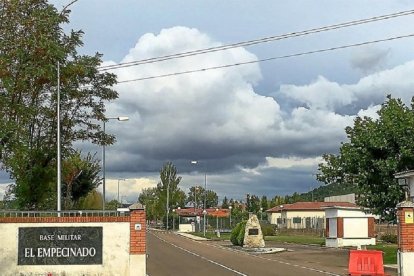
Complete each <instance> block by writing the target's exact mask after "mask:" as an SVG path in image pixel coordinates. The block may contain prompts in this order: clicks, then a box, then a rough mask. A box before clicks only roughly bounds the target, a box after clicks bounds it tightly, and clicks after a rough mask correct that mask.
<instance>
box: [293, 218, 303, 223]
mask: <svg viewBox="0 0 414 276" xmlns="http://www.w3.org/2000/svg"><path fill="white" fill-rule="evenodd" d="M301 222H302V218H300V217H296V218H293V223H301Z"/></svg>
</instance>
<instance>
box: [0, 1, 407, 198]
mask: <svg viewBox="0 0 414 276" xmlns="http://www.w3.org/2000/svg"><path fill="white" fill-rule="evenodd" d="M50 2H51V3H52V4H54V5H55V6H56V8H57V9H58V10H60V9H62V7H63V6H64V5H66V4H68V3H70V2H71V1H69V0H65V1H63V0H54V1H50ZM70 9H71V11H72V13H71V15H70V23H69V24H68V25H66V26H64V29H65V30H66V31H69V30H71V29H74V30H79V29H81V30H83V31H84V32H85V34H84V37H83V41H84V46H83V47H82V48H80V49H79V52H80V53H83V54H90V55H91V54H94V53H95V52H99V53H102V54H103V60H104V64H103V65H104V66H106V65H116V64H119V63H124V62H132V61H137V60H143V59H148V58H153V57H160V56H165V55H170V54H175V53H182V52H188V51H192V50H198V49H207V48H211V47H217V46H221V45H227V44H233V43H238V42H242V41H249V40H254V39H260V38H264V37H270V36H276V35H283V34H287V33H292V32H299V31H304V30H309V29H312V28H319V27H324V26H328V25H333V24H339V23H344V22H350V21H354V20H360V19H365V18H372V17H375V16H381V15H386V14H392V13H396V12H401V11H406V10H411V9H414V4H413V3H411V1H408V0H401V1H385V0H378V1H375V4H374V1H371V0H343V1H341V0H337V1H331V0H325V1H321V0H317V1H305V0H303V1H270V0H269V1H264V0H262V1H260V0H256V1H231V0H227V1H218V0H216V1H212V0H205V1H185V0H180V1H179V0H169V1H159V0H154V1H151V2H148V1H138V0H134V1H132V0H121V1H110V0H78V1H77V2H76V3H74V4H73V5H72V6H71V7H70ZM412 26H414V15H408V16H402V17H397V18H392V19H388V20H383V21H379V22H371V23H366V24H361V25H357V26H351V27H347V28H343V29H336V30H331V31H326V32H319V33H316V34H309V35H305V36H301V37H296V38H288V39H283V40H278V41H273V42H267V43H261V44H257V45H252V46H245V47H237V48H231V49H228V50H225V51H217V52H212V53H207V54H203V55H193V56H190V57H185V58H177V59H172V60H168V61H163V62H157V63H150V64H144V65H139V66H131V67H124V68H121V69H118V70H113V71H112V72H113V73H116V74H117V76H118V81H120V82H122V81H127V80H133V79H139V78H145V77H152V76H159V75H163V74H170V73H177V72H183V71H191V70H199V69H204V68H209V67H217V66H223V65H227V64H235V63H240V62H246V61H258V60H261V59H267V58H271V57H280V56H285V55H292V54H298V53H302V52H308V51H315V50H320V49H327V48H331V47H339V46H344V45H350V44H356V43H362V42H367V41H373V40H381V39H386V38H390V37H397V36H404V35H410V34H414V29H413V28H412ZM413 44H414V38H412V37H410V38H403V39H398V40H393V41H388V42H382V43H375V44H370V45H365V46H360V47H353V48H347V49H341V50H335V51H327V52H322V53H315V54H308V55H302V56H297V57H291V58H282V59H276V60H273V61H268V62H257V63H251V64H248V65H242V66H234V67H229V68H222V69H217V70H205V71H202V72H196V73H190V74H182V75H176V76H171V77H164V78H154V79H150V80H141V81H131V82H125V83H119V84H118V85H116V86H115V87H114V89H116V90H117V91H118V93H119V98H118V99H117V100H116V101H113V102H110V103H108V105H107V112H106V115H107V117H118V116H128V117H129V121H126V122H120V121H116V120H110V121H109V122H108V123H107V124H106V131H107V132H108V133H111V134H114V135H116V139H117V141H116V143H115V144H114V145H112V146H109V147H107V148H106V179H107V181H106V183H107V196H108V198H116V197H117V196H118V194H117V188H118V183H119V186H120V198H121V199H122V200H124V201H128V202H132V201H134V200H136V198H137V196H138V194H139V192H140V191H141V190H142V189H143V188H148V187H154V186H155V185H156V184H157V183H158V182H159V171H160V169H161V167H162V166H163V164H164V163H165V162H168V161H171V162H173V164H174V165H175V166H176V167H177V170H178V174H179V175H180V176H182V181H181V184H180V186H181V188H182V189H183V190H184V191H185V192H186V193H187V192H188V191H189V190H188V188H189V187H190V186H194V185H204V179H205V178H204V176H206V179H207V189H212V190H214V191H216V192H217V193H218V195H219V198H220V200H222V198H223V197H224V196H227V197H228V198H234V199H244V198H245V196H246V194H255V195H258V196H261V195H266V196H267V197H268V198H271V197H273V196H275V195H286V194H292V193H293V192H299V193H301V192H307V191H309V190H311V189H313V188H316V187H318V186H319V185H322V184H321V183H319V182H317V181H316V180H315V174H316V173H317V166H318V164H319V163H320V162H322V157H321V156H322V154H324V153H337V152H338V149H339V147H340V144H341V142H344V141H346V136H345V131H344V129H345V127H346V126H352V124H353V120H354V119H355V117H356V116H371V117H374V118H375V117H376V111H377V110H378V109H379V107H380V105H381V103H383V102H384V99H385V96H386V95H387V94H391V95H392V96H394V97H399V98H402V99H403V100H404V101H405V102H406V103H409V102H410V99H411V97H412V96H413V91H414V89H413V88H414V78H413V77H412V72H413V70H414V52H413V51H412V49H413ZM77 146H78V147H79V148H82V149H83V151H85V150H87V151H91V152H92V153H94V152H97V154H98V156H99V155H100V154H101V148H99V147H98V146H95V145H92V144H87V143H83V144H79V143H78V144H77ZM191 160H197V161H198V163H197V164H196V165H194V164H191V162H190V161H191ZM118 179H126V180H119V181H118ZM8 182H10V180H9V179H8V178H7V175H6V174H5V173H4V172H3V173H0V183H3V184H5V183H8ZM5 186H6V185H0V196H1V194H2V192H3V191H4V187H5Z"/></svg>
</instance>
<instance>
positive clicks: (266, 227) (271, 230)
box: [260, 223, 275, 237]
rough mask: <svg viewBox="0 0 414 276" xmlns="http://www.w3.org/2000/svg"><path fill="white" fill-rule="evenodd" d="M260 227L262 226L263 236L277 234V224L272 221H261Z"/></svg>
mask: <svg viewBox="0 0 414 276" xmlns="http://www.w3.org/2000/svg"><path fill="white" fill-rule="evenodd" d="M260 227H261V228H262V234H263V237H265V236H274V235H275V226H274V225H271V224H270V223H261V224H260Z"/></svg>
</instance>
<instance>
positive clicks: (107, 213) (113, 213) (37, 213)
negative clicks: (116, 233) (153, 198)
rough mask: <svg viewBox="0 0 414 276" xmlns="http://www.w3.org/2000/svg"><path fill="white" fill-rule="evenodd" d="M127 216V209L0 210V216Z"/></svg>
mask: <svg viewBox="0 0 414 276" xmlns="http://www.w3.org/2000/svg"><path fill="white" fill-rule="evenodd" d="M122 216H129V211H117V210H108V211H98V210H82V211H76V210H73V211H59V212H58V211H12V210H7V211H4V210H2V211H0V217H122Z"/></svg>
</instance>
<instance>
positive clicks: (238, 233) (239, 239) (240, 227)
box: [230, 221, 247, 246]
mask: <svg viewBox="0 0 414 276" xmlns="http://www.w3.org/2000/svg"><path fill="white" fill-rule="evenodd" d="M246 223H247V221H242V222H239V223H238V224H237V225H236V227H234V228H233V230H232V231H231V235H230V241H231V243H232V244H233V245H239V246H243V241H244V232H245V229H246Z"/></svg>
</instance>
